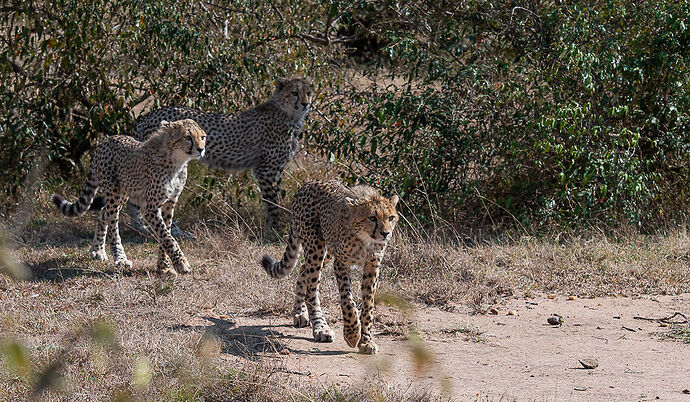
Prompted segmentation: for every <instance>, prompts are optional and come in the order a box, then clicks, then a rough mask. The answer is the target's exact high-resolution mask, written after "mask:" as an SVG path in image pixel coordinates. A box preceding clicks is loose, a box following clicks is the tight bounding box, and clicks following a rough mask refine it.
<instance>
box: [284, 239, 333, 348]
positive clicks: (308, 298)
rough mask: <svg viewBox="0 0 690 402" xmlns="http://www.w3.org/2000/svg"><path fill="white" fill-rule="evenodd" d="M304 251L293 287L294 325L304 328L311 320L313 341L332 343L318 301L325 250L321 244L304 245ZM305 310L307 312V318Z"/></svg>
mask: <svg viewBox="0 0 690 402" xmlns="http://www.w3.org/2000/svg"><path fill="white" fill-rule="evenodd" d="M304 250H305V253H304V259H305V264H304V266H303V267H302V269H301V270H300V275H299V278H298V279H297V285H296V287H295V307H294V309H293V314H292V316H293V319H294V323H295V326H296V327H306V326H307V325H309V320H310V319H311V323H312V333H313V335H314V339H315V340H316V341H317V342H333V337H334V335H333V330H332V329H331V328H330V327H329V326H328V323H327V322H326V318H325V317H324V315H323V312H322V311H321V301H320V300H319V283H320V279H321V268H322V267H323V260H324V256H325V254H326V250H325V249H324V246H323V245H322V244H321V245H319V244H314V243H311V244H309V243H306V244H305V245H304ZM305 310H308V312H309V317H307V314H306V313H307V311H305Z"/></svg>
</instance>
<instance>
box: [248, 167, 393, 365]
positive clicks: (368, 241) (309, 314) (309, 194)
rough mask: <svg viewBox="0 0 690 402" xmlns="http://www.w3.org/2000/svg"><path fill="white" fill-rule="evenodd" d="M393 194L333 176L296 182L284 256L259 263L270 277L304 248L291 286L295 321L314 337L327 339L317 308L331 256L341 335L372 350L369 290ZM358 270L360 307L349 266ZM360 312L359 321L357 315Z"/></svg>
mask: <svg viewBox="0 0 690 402" xmlns="http://www.w3.org/2000/svg"><path fill="white" fill-rule="evenodd" d="M397 203H398V196H393V197H392V198H391V199H387V198H384V197H382V196H381V195H379V193H378V191H376V190H375V189H373V188H371V187H368V186H356V187H352V188H348V187H346V186H344V185H343V184H342V183H340V182H338V181H313V182H308V183H306V184H305V185H304V186H303V187H302V188H300V189H299V190H298V191H297V193H296V194H295V197H294V198H293V200H292V225H291V229H290V234H289V240H288V244H287V247H286V249H285V253H284V254H283V258H282V259H281V260H280V261H275V260H274V259H273V258H272V257H270V256H268V255H264V256H263V259H262V260H261V265H262V266H263V268H264V270H265V271H266V272H267V273H268V274H269V275H270V276H272V277H274V278H281V277H284V276H285V275H287V274H288V273H289V272H290V271H292V269H293V268H294V267H295V264H296V262H297V258H298V257H299V254H300V251H301V250H302V248H304V251H305V255H304V266H303V267H302V268H301V269H300V273H299V278H298V279H297V285H296V287H295V305H294V309H293V319H294V324H295V326H297V327H304V326H307V325H309V322H310V320H311V324H312V331H313V334H314V338H315V339H316V340H317V341H319V342H332V341H333V331H332V330H331V329H330V328H329V326H328V324H327V323H326V320H325V318H324V316H323V313H322V312H321V304H320V301H319V281H320V277H321V269H322V268H323V266H324V265H325V264H326V263H327V262H328V261H329V260H330V259H331V256H332V257H334V262H333V269H334V271H335V277H336V279H337V281H338V288H339V289H340V303H341V307H342V311H343V321H344V330H343V336H344V337H345V341H347V344H348V345H349V346H351V347H359V350H360V352H362V353H369V354H374V353H376V352H378V346H377V345H376V343H374V342H373V340H372V337H371V325H372V319H373V308H374V292H375V291H376V281H377V279H378V276H379V265H380V263H381V258H383V254H384V252H385V250H386V246H387V244H388V241H389V240H390V238H391V233H392V232H393V229H394V228H395V225H396V223H397V221H398V213H397V212H396V210H395V206H396V205H397ZM352 265H358V266H361V267H362V268H363V274H362V312H361V314H360V313H359V311H358V310H357V307H356V306H355V302H354V299H353V295H352V289H351V282H350V267H351V266H352ZM360 318H361V321H360Z"/></svg>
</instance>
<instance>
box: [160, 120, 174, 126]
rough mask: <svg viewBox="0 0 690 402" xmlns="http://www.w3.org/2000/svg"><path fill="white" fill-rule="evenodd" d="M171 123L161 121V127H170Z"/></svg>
mask: <svg viewBox="0 0 690 402" xmlns="http://www.w3.org/2000/svg"><path fill="white" fill-rule="evenodd" d="M171 124H172V123H170V122H169V121H167V120H161V127H170V125H171Z"/></svg>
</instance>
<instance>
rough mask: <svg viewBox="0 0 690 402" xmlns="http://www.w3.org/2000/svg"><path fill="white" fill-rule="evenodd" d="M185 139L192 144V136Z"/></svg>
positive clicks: (186, 136)
mask: <svg viewBox="0 0 690 402" xmlns="http://www.w3.org/2000/svg"><path fill="white" fill-rule="evenodd" d="M184 139H185V140H187V141H189V142H192V136H191V135H185V136H184Z"/></svg>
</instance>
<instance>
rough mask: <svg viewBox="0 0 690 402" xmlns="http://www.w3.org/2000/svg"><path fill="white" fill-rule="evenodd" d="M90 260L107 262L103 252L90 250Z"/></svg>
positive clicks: (106, 256)
mask: <svg viewBox="0 0 690 402" xmlns="http://www.w3.org/2000/svg"><path fill="white" fill-rule="evenodd" d="M91 258H93V259H94V260H97V261H108V255H107V254H106V253H105V250H103V249H101V250H91Z"/></svg>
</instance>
